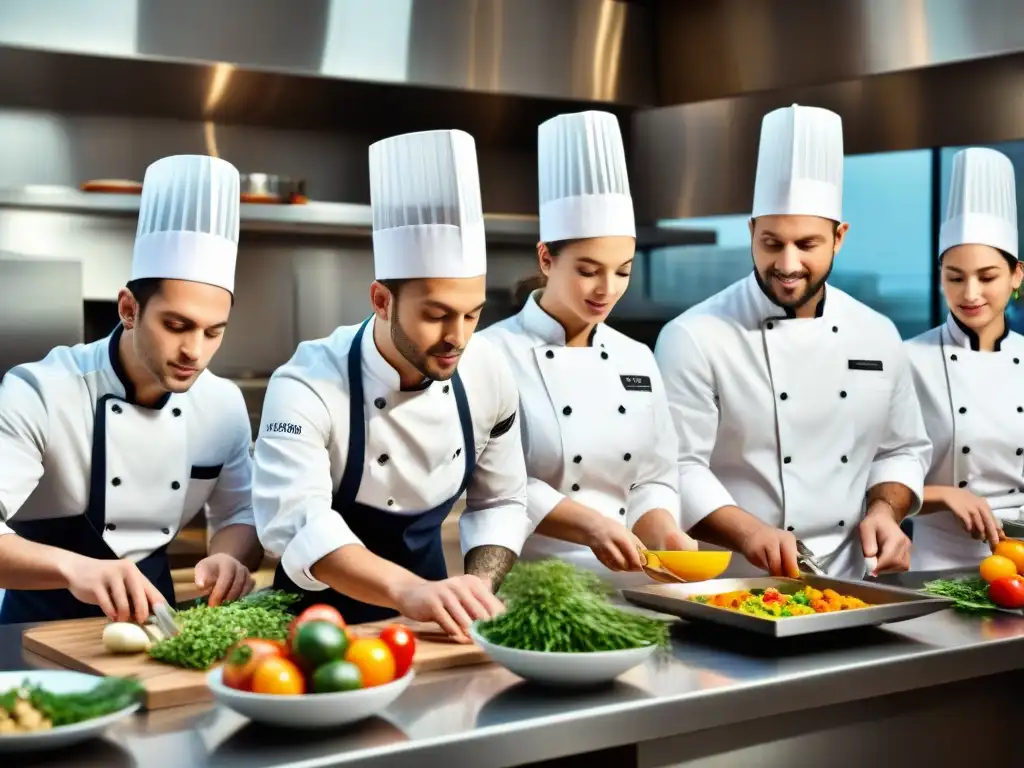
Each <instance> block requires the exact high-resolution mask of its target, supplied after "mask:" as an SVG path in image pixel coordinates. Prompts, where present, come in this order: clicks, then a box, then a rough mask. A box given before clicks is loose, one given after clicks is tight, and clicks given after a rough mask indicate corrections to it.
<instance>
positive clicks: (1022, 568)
mask: <svg viewBox="0 0 1024 768" xmlns="http://www.w3.org/2000/svg"><path fill="white" fill-rule="evenodd" d="M996 554H997V555H1000V556H1001V557H1005V558H1007V559H1008V560H1012V561H1013V564H1014V565H1015V566H1017V573H1019V574H1022V575H1024V541H1018V540H1017V539H1006V540H1005V541H1000V542H999V543H998V544H997V545H996Z"/></svg>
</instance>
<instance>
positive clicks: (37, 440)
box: [0, 369, 49, 535]
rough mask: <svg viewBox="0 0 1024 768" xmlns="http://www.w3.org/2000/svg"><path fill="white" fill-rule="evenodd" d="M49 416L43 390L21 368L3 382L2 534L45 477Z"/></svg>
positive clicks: (0, 427)
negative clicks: (44, 458)
mask: <svg viewBox="0 0 1024 768" xmlns="http://www.w3.org/2000/svg"><path fill="white" fill-rule="evenodd" d="M48 437H49V415H48V413H47V410H46V405H45V403H44V401H43V397H42V395H41V392H40V389H39V387H38V386H37V383H36V382H35V380H34V379H33V378H31V377H26V378H23V377H22V375H21V373H20V372H19V371H18V369H14V370H12V371H10V372H9V373H8V374H7V375H6V376H4V378H3V382H2V383H0V535H3V534H5V533H13V531H12V530H11V529H10V528H9V527H8V526H7V525H6V522H7V521H9V520H10V519H11V518H12V517H13V516H14V515H15V514H17V512H18V510H19V509H20V508H21V505H22V504H24V503H25V500H26V499H27V498H28V497H29V496H30V495H31V494H32V492H33V491H34V490H35V488H36V486H37V485H38V484H39V481H40V479H41V478H42V476H43V456H44V454H45V453H46V443H47V439H48Z"/></svg>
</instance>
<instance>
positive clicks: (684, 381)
mask: <svg viewBox="0 0 1024 768" xmlns="http://www.w3.org/2000/svg"><path fill="white" fill-rule="evenodd" d="M842 186H843V136H842V122H841V120H840V118H839V116H838V115H836V114H834V113H833V112H830V111H828V110H825V109H819V108H816V107H801V106H797V105H793V106H791V107H787V108H784V109H778V110H776V111H774V112H771V113H769V114H768V115H766V116H765V118H764V121H763V123H762V127H761V144H760V149H759V153H758V163H757V178H756V182H755V186H754V205H753V212H752V216H751V220H750V234H751V240H752V246H751V250H752V257H753V262H754V270H753V272H752V273H751V275H750V276H749V277H747V278H745V279H743V280H741V281H739V282H737V283H735V284H733V285H731V286H729V287H727V288H726V289H724V290H723V291H721V292H720V293H718V294H716V295H714V296H712V297H710V298H709V299H707V300H705V301H703V302H701V303H700V304H698V305H697V306H695V307H692V308H690V309H689V310H687V311H686V312H684V313H683V314H682V315H680V316H679V317H678V318H676V319H675V320H673V321H672V322H670V323H669V324H668V325H666V326H665V328H664V329H663V330H662V332H661V334H660V335H659V338H658V342H657V345H656V353H655V354H656V357H657V359H658V362H659V365H660V366H661V370H662V375H663V377H664V380H665V388H666V392H667V396H668V400H669V405H670V410H671V411H672V414H673V420H674V422H675V426H676V430H677V432H678V434H679V439H680V449H679V485H680V493H681V497H682V518H683V520H684V521H685V527H686V528H687V529H689V531H690V533H691V535H693V536H694V538H697V539H701V540H704V541H706V542H709V543H711V544H714V545H718V546H722V547H726V548H728V549H731V550H733V551H736V552H739V553H742V554H743V556H744V557H745V558H746V560H747V561H749V564H750V565H752V566H754V567H755V568H756V569H760V570H761V571H769V572H770V573H772V574H774V575H780V574H787V575H795V574H796V572H797V540H800V541H802V542H803V543H804V544H805V545H806V546H807V548H808V549H809V551H810V552H811V553H812V554H813V555H814V556H815V558H816V560H817V561H818V564H819V565H820V566H822V567H823V568H824V569H825V570H826V571H827V572H828V573H829V574H830V575H832V576H837V577H840V578H853V579H860V578H862V577H863V576H864V575H865V573H866V572H869V573H874V572H882V571H887V570H906V569H907V568H908V567H909V564H910V541H909V539H908V538H907V536H906V535H905V534H904V533H903V532H902V530H901V529H900V522H901V521H902V520H903V519H904V518H905V517H906V516H907V515H909V514H913V513H914V512H916V511H917V510H918V509H919V508H920V505H921V499H922V489H923V480H924V476H923V473H924V468H925V467H927V465H928V462H929V460H930V457H931V444H930V443H929V441H928V437H927V434H926V433H925V429H924V424H923V421H922V418H921V414H920V409H919V407H918V401H917V397H916V394H915V391H914V383H913V380H912V378H911V375H910V369H909V364H908V359H907V354H906V351H905V350H904V348H903V345H902V342H901V339H900V336H899V333H898V332H897V331H896V328H895V327H894V326H893V324H892V322H891V321H889V320H888V319H887V318H886V317H884V316H882V315H880V314H879V313H877V312H875V311H873V310H872V309H870V308H868V307H867V306H865V305H864V304H862V303H860V302H859V301H856V300H855V299H853V298H852V297H850V296H849V295H847V294H846V293H843V292H842V291H840V290H838V289H837V288H835V287H834V286H831V285H827V279H828V276H829V273H830V272H831V270H832V265H833V262H834V260H835V257H836V254H837V253H838V252H839V249H840V247H841V246H842V244H843V239H844V237H845V236H846V233H847V230H848V228H849V225H848V224H847V223H845V222H843V219H842ZM744 566H746V567H744ZM731 570H732V572H733V573H736V574H741V573H743V572H744V571H746V572H748V573H750V572H756V571H754V570H753V569H751V568H750V567H749V566H747V564H745V563H743V562H742V561H740V562H738V563H735V567H734V568H732V569H731Z"/></svg>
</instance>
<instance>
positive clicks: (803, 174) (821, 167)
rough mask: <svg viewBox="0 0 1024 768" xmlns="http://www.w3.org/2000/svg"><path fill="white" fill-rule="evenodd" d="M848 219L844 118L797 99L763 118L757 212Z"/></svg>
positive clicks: (759, 213)
mask: <svg viewBox="0 0 1024 768" xmlns="http://www.w3.org/2000/svg"><path fill="white" fill-rule="evenodd" d="M775 215H797V216H821V217H823V218H826V219H832V220H834V221H842V220H843V121H842V119H841V118H840V117H839V115H837V114H836V113H835V112H831V111H829V110H827V109H821V108H820V107H801V106H798V105H797V104H794V105H792V106H790V107H783V108H782V109H776V110H774V111H773V112H769V113H768V114H767V115H765V116H764V119H763V120H762V121H761V144H760V147H759V148H758V152H757V177H756V180H755V181H754V209H753V212H752V216H753V217H754V218H757V217H758V216H775Z"/></svg>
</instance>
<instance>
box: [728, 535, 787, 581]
mask: <svg viewBox="0 0 1024 768" xmlns="http://www.w3.org/2000/svg"><path fill="white" fill-rule="evenodd" d="M740 552H741V553H742V554H743V556H744V557H745V558H747V560H748V561H749V562H750V564H751V565H753V566H755V567H756V568H760V569H761V570H764V571H768V573H770V574H771V575H772V576H788V577H789V578H792V579H796V578H799V577H800V567H799V566H798V565H797V562H796V536H794V535H793V534H792V533H790V532H789V531H783V530H782V529H780V528H773V527H772V526H770V525H765V524H763V523H761V524H760V525H759V527H757V528H755V529H754V532H753V533H752V534H750V535H749V536H747V537H746V538H745V539H744V540H743V543H742V546H741V547H740Z"/></svg>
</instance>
